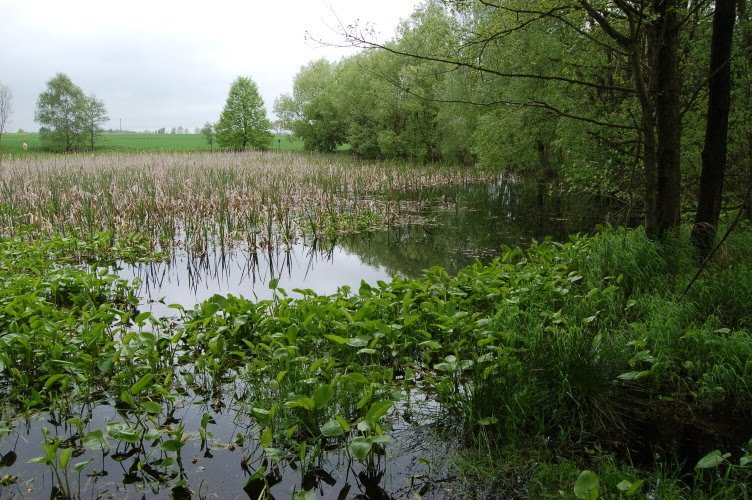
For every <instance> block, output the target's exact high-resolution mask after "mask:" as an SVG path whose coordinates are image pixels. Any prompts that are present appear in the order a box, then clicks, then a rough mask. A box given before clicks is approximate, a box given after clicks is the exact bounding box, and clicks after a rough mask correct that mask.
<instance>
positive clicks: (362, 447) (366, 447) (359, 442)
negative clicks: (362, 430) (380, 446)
mask: <svg viewBox="0 0 752 500" xmlns="http://www.w3.org/2000/svg"><path fill="white" fill-rule="evenodd" d="M372 446H373V443H371V441H370V440H369V439H367V438H364V437H362V436H358V437H356V438H354V439H353V440H352V443H350V450H352V454H353V455H354V456H355V458H357V459H358V460H365V459H366V458H368V455H369V453H371V447H372Z"/></svg>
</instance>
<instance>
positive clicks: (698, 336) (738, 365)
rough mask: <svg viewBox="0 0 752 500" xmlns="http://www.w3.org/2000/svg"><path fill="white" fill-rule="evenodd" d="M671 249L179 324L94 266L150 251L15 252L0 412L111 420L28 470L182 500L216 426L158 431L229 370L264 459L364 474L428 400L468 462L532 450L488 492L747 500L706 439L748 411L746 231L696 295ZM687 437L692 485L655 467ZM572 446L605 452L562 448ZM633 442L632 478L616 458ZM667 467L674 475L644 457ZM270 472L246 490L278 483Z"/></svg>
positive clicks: (547, 252)
mask: <svg viewBox="0 0 752 500" xmlns="http://www.w3.org/2000/svg"><path fill="white" fill-rule="evenodd" d="M661 245H662V244H659V243H655V242H651V241H650V240H648V239H647V238H646V236H645V234H644V231H642V230H635V231H626V232H625V231H623V230H607V231H605V232H604V233H603V234H601V235H599V236H596V237H594V238H575V239H573V240H572V241H570V242H569V243H564V244H559V243H551V242H545V243H542V244H537V245H533V246H532V247H530V248H529V249H527V250H523V249H519V248H507V249H505V251H504V253H503V255H502V256H501V257H499V258H497V259H495V260H494V261H493V262H492V263H491V264H489V265H481V264H476V265H473V266H470V267H468V268H466V269H464V270H462V271H461V272H459V273H458V274H457V276H449V275H448V274H447V273H446V272H445V271H443V270H442V269H440V268H434V269H431V270H429V271H428V272H427V273H426V274H425V276H424V277H421V278H419V279H414V280H413V279H401V278H397V279H395V280H394V281H392V282H390V283H386V282H380V283H378V284H377V285H375V286H371V285H368V284H366V283H363V284H362V285H361V286H360V288H359V289H358V290H351V289H349V288H347V287H343V288H342V289H340V290H339V291H338V292H337V293H336V294H334V295H332V296H318V295H316V294H315V293H313V292H312V291H310V290H292V291H286V290H282V289H277V284H276V280H273V281H272V282H271V283H270V287H271V288H273V289H274V290H275V296H274V298H273V299H270V300H261V301H251V300H247V299H245V298H241V297H233V296H227V297H222V296H214V297H213V298H211V299H209V300H208V301H206V302H204V303H201V304H198V305H197V306H196V307H195V308H194V309H193V310H183V309H182V308H178V310H179V311H181V316H182V318H181V321H180V322H179V323H177V324H176V323H174V322H169V321H166V320H163V319H159V318H155V317H154V316H152V315H151V314H150V313H140V314H138V313H137V312H136V311H134V310H133V306H134V305H135V302H134V298H133V297H132V295H131V293H130V292H129V285H128V284H127V283H125V282H123V281H122V280H118V279H116V278H115V277H113V276H111V275H110V274H109V273H108V272H107V270H106V268H100V269H98V268H96V267H89V268H87V267H86V266H85V265H84V264H83V262H84V261H87V260H88V261H91V260H92V259H94V258H96V257H97V256H106V257H108V258H113V257H122V258H133V257H134V256H135V255H138V254H139V253H143V249H139V243H138V240H137V239H131V240H129V241H124V242H122V243H116V244H115V245H114V246H113V240H112V239H111V238H110V236H108V235H106V234H105V235H100V236H99V237H98V238H96V239H94V240H91V241H89V242H84V241H80V240H76V239H70V238H67V239H62V238H55V239H52V240H51V241H48V242H43V241H37V242H32V241H27V240H24V239H21V238H16V239H6V240H3V241H2V248H1V249H2V252H0V256H1V257H2V261H1V263H0V264H1V265H0V271H1V272H2V274H0V277H1V278H2V280H3V281H4V283H5V286H4V287H3V291H2V293H0V306H2V307H0V325H2V334H1V335H0V345H2V350H1V351H0V353H1V356H0V373H2V375H3V377H4V383H3V385H2V386H0V387H1V388H2V391H1V392H0V401H1V402H2V405H1V406H0V407H2V408H3V409H4V410H3V415H8V414H11V415H12V414H13V413H14V412H13V411H9V409H10V408H15V409H16V411H24V410H32V409H35V408H36V409H40V408H50V409H53V410H54V409H55V408H58V409H60V410H61V413H60V414H61V415H66V414H67V411H68V410H66V408H70V407H71V405H75V404H77V403H83V402H87V401H97V402H99V404H104V403H107V404H113V405H115V406H117V408H118V409H119V410H118V415H117V418H114V419H113V420H111V421H108V422H107V425H106V427H105V428H97V427H95V425H96V424H94V423H93V421H90V420H89V418H91V417H90V416H89V417H87V418H82V417H76V418H74V417H73V416H70V417H68V420H69V426H68V427H69V428H70V429H71V432H73V434H72V435H70V436H66V435H59V436H50V437H48V438H46V439H45V441H44V442H43V450H44V455H43V456H41V457H39V458H37V459H34V461H35V462H39V463H43V464H48V465H49V466H50V467H52V468H53V470H54V471H55V473H56V474H57V479H58V481H61V482H60V487H61V489H63V490H65V488H68V489H67V490H65V491H70V489H69V488H70V485H68V476H67V469H68V468H69V465H68V461H69V460H70V458H71V453H73V452H74V451H75V452H76V456H78V455H79V454H81V453H84V452H85V449H86V448H90V449H92V450H109V449H110V448H111V447H115V449H118V450H120V453H121V454H124V453H125V452H126V451H128V450H131V451H128V455H127V456H134V457H136V459H137V461H136V462H134V464H135V463H138V464H139V471H141V469H142V468H143V471H144V472H137V474H142V475H143V478H141V476H138V478H137V480H139V481H141V480H143V481H145V482H148V481H157V480H158V481H169V480H170V479H169V478H175V479H176V480H177V479H178V478H180V479H181V480H180V481H177V482H176V483H174V484H175V485H176V486H175V487H184V486H186V484H187V482H186V481H185V480H183V476H182V475H178V474H177V472H171V471H173V470H174V468H175V467H176V466H177V465H180V471H181V474H182V464H181V462H180V450H181V448H182V447H183V446H184V445H185V443H186V441H187V440H189V439H190V438H189V434H190V433H191V432H192V431H196V432H198V434H199V435H200V436H201V439H202V448H203V447H204V446H205V445H204V443H205V442H206V440H208V439H210V435H211V433H210V432H208V431H207V426H208V425H209V424H210V423H211V422H213V417H212V414H211V412H207V413H205V414H204V417H202V418H201V419H200V420H201V423H200V425H199V424H198V423H196V426H197V427H196V428H195V429H190V428H189V429H186V428H185V427H184V426H183V424H182V423H181V424H180V425H178V426H176V425H161V424H160V423H159V422H160V421H161V420H162V419H163V418H164V417H170V416H172V415H173V413H174V412H175V409H176V408H180V407H182V403H181V401H182V400H183V399H182V398H184V397H189V398H190V397H191V396H190V394H197V393H201V392H199V391H208V392H203V393H209V394H210V393H211V392H212V391H211V390H210V389H211V387H216V384H217V383H218V382H219V381H224V382H223V383H227V381H228V380H230V378H229V377H232V376H237V377H238V381H245V382H246V383H247V384H248V385H247V386H245V389H242V388H238V389H235V391H238V393H239V395H237V396H236V397H238V398H239V400H238V401H241V402H243V401H244V402H245V403H244V405H245V407H244V409H243V410H242V411H243V413H245V414H247V416H248V417H249V418H250V419H251V420H252V421H253V422H254V425H252V426H251V427H250V428H249V429H247V431H246V432H247V434H246V435H242V436H240V437H239V438H238V442H239V443H243V442H244V441H245V440H246V439H247V440H248V444H247V446H249V447H250V448H249V450H248V453H249V454H252V455H253V456H254V457H257V458H254V459H253V460H254V462H253V463H260V461H261V460H262V459H263V460H264V462H263V463H267V464H268V461H271V462H279V463H293V464H294V463H297V464H298V466H301V467H302V468H303V469H304V470H305V469H309V468H311V467H315V465H314V464H315V463H316V457H317V456H318V454H320V453H322V450H323V448H324V447H333V446H334V447H336V446H345V447H346V448H347V449H348V450H349V452H350V453H351V454H352V457H353V458H354V459H356V460H360V461H364V462H367V463H369V461H371V460H372V459H373V456H374V454H375V453H378V452H379V450H380V449H381V447H382V446H384V445H385V444H386V443H388V442H389V440H390V438H389V435H390V427H389V421H390V419H389V418H387V416H388V415H393V412H394V408H395V407H396V406H399V408H400V411H408V412H410V411H414V412H416V416H417V415H421V411H422V410H421V408H422V406H421V404H420V401H421V400H424V401H425V402H426V403H428V405H429V406H428V407H433V408H434V410H433V412H432V413H430V414H429V415H431V416H430V417H427V416H425V415H424V416H422V417H418V418H422V419H426V418H431V419H433V421H434V422H435V423H436V424H438V425H439V426H444V425H446V426H448V427H447V429H452V432H453V435H454V436H455V438H457V437H459V438H461V440H462V442H463V443H465V445H466V446H468V447H469V449H472V448H473V447H474V446H475V445H481V446H482V447H483V448H484V449H486V448H487V447H489V446H501V449H502V450H507V451H502V452H500V453H502V454H504V453H508V452H509V450H510V449H511V450H514V449H517V447H525V448H526V449H527V450H528V451H526V452H525V453H514V452H513V455H511V456H512V457H513V458H512V459H511V460H510V461H506V460H502V461H501V462H499V463H497V465H496V466H495V469H496V470H497V471H499V474H508V473H509V471H510V469H509V468H515V470H516V471H517V472H516V473H518V474H522V475H521V476H520V477H521V478H522V481H523V483H522V484H520V483H519V480H518V481H517V482H509V484H499V485H497V486H496V487H497V488H501V489H500V490H499V491H496V492H495V494H504V492H505V493H506V494H511V492H512V490H506V488H510V487H511V488H517V490H514V491H515V492H516V493H518V494H519V493H520V492H522V493H524V494H527V495H530V496H537V495H540V494H544V493H552V492H555V489H556V488H567V489H570V488H572V485H573V484H574V488H575V492H576V491H578V489H581V488H584V487H585V485H584V484H582V483H585V479H588V478H589V479H590V480H591V481H592V482H597V481H598V476H596V474H593V473H589V474H592V475H593V476H594V478H593V477H590V475H588V474H586V475H585V476H584V477H582V476H581V477H580V480H578V481H577V482H576V483H577V484H575V479H577V474H578V469H583V468H587V469H594V470H595V471H596V473H598V474H600V476H601V478H602V481H603V483H602V484H601V485H600V486H599V487H600V488H601V490H602V491H603V492H604V494H605V493H608V492H610V493H609V494H611V495H613V496H616V495H617V493H618V491H619V490H622V492H623V491H626V490H627V489H629V488H631V487H632V485H635V486H634V488H635V491H638V490H642V492H643V493H645V494H647V495H657V496H663V495H674V496H683V495H686V494H688V493H689V492H690V491H691V489H695V490H697V491H698V492H700V491H701V492H703V494H720V495H721V496H724V495H725V496H743V495H749V493H750V492H749V489H748V488H749V483H748V482H746V481H748V480H749V478H750V470H749V463H750V461H751V460H750V453H751V451H750V450H749V449H746V450H741V452H740V451H739V449H738V448H734V449H728V450H723V452H724V453H722V452H720V451H719V452H712V451H713V450H711V449H703V448H702V445H703V444H702V443H704V442H705V441H704V436H705V434H703V433H708V434H714V433H720V432H722V427H720V426H718V427H717V426H716V425H715V424H714V423H713V422H714V417H713V416H714V415H716V414H717V413H718V412H720V411H723V412H726V413H727V414H728V415H729V416H730V418H734V419H739V421H740V422H741V421H744V420H745V419H748V418H749V416H750V412H751V411H752V407H751V406H750V401H752V385H750V383H749V381H750V375H751V374H750V372H749V370H750V366H752V342H751V341H750V339H751V338H752V337H750V331H749V328H750V325H752V310H751V309H750V304H749V301H748V300H747V298H748V297H749V296H750V294H752V275H750V269H752V240H750V237H749V233H746V234H745V235H742V236H738V237H736V238H735V239H734V241H732V242H731V245H730V246H729V247H728V249H727V251H726V252H725V253H724V255H723V256H722V257H720V258H719V259H718V261H717V262H716V263H714V264H713V269H711V272H710V273H706V274H705V275H703V276H702V277H701V278H700V280H699V281H698V282H697V283H696V284H695V285H694V286H693V287H692V288H691V289H690V290H689V292H687V293H682V291H683V289H684V288H685V286H686V284H687V282H688V281H689V278H690V274H691V273H692V271H693V270H694V265H693V264H692V261H691V259H690V258H689V254H690V252H689V249H688V248H687V246H686V244H682V243H679V242H674V243H672V244H670V246H669V247H668V248H661ZM291 294H294V295H295V296H296V297H297V298H296V299H294V300H293V298H292V296H291ZM63 339H65V341H63ZM240 387H242V386H240ZM245 391H247V392H245ZM413 398H415V401H414V402H413V403H410V401H411V400H412V399H413ZM405 405H407V406H405ZM431 405H433V406H431ZM411 408H412V409H411ZM436 409H438V412H437V410H436ZM0 428H2V426H0ZM73 429H75V432H74V431H73ZM458 430H459V432H457V431H458ZM4 432H6V433H7V432H9V429H8V428H6V429H4ZM682 432H687V433H689V435H690V436H691V439H692V442H697V443H699V445H698V446H697V449H695V451H694V453H696V455H691V454H690V455H683V456H682V457H681V458H683V459H688V460H690V463H688V464H687V465H688V466H689V467H688V470H689V471H690V473H687V472H686V471H685V472H682V469H681V468H680V467H679V468H678V469H671V470H665V469H663V470H662V467H663V468H666V467H668V468H676V467H678V466H676V465H675V464H673V463H672V462H671V461H670V459H671V457H673V456H674V455H673V453H686V452H687V450H683V449H676V448H673V447H676V446H681V443H682V442H683V441H682V439H683V437H682V434H681V433H682ZM672 433H673V435H674V436H675V437H674V439H673V440H672V439H670V438H669V439H654V437H655V436H663V437H664V438H665V436H666V434H669V435H672ZM0 436H2V434H0ZM745 439H746V438H745ZM147 443H151V444H150V445H149V444H147ZM253 443H256V444H255V445H254V444H253ZM737 444H739V443H737ZM580 446H584V447H586V448H591V449H594V450H597V451H594V452H591V453H590V454H589V455H585V456H577V454H573V455H570V453H573V451H572V450H576V449H577V448H578V447H580ZM651 446H652V447H651ZM145 447H146V448H145ZM627 447H628V448H627ZM643 448H644V450H645V451H646V453H647V454H646V455H641V453H643V452H641V451H640V450H641V449H643ZM626 449H628V450H629V453H630V454H631V455H630V456H631V457H632V458H631V460H632V463H629V461H625V460H622V459H620V458H619V457H620V456H622V455H621V453H622V452H623V451H625V450H626ZM149 450H151V451H149ZM207 450H208V448H207ZM726 451H728V452H729V454H725V452H726ZM709 452H712V453H709ZM173 453H174V454H176V455H174V456H176V458H177V461H176V460H175V459H173V458H171V457H172V456H173V455H172V454H173ZM259 453H260V454H261V457H260V458H259V457H258V456H257V455H258V454H259ZM732 453H733V455H732ZM653 454H657V455H653ZM530 456H535V457H536V458H535V459H534V460H533V461H532V462H529V461H528V459H527V458H526V457H530ZM656 456H657V457H658V458H657V459H656V458H655V457H656ZM661 456H665V457H667V458H666V459H667V461H666V462H665V463H664V462H661V463H658V464H657V465H656V464H654V463H653V462H652V461H653V460H662V459H661V458H660V457H661ZM249 458H250V457H249ZM256 461H258V462H256ZM635 461H637V462H638V463H635ZM90 463H91V460H89V461H87V462H81V463H79V464H77V465H76V467H77V469H76V470H78V471H81V470H85V469H87V468H88V467H90V465H89V464H90ZM695 464H697V467H696V468H695ZM643 467H644V468H643ZM693 468H694V470H695V471H699V472H697V473H695V474H692V473H691V471H692V470H693ZM265 469H266V466H264V467H263V468H261V469H259V470H261V471H262V472H261V474H257V475H254V476H251V478H250V479H249V483H251V482H253V481H260V482H261V483H264V482H265V481H268V476H264V475H263V470H265ZM159 471H161V472H159ZM703 471H707V473H703ZM157 472H159V475H158V476H154V475H155V474H157ZM134 473H135V472H134ZM147 474H151V475H152V476H153V477H152V476H148V475H147ZM556 474H559V475H560V476H559V479H558V480H557V481H559V482H557V481H555V480H552V476H555V475H556ZM63 475H65V477H64V480H63ZM546 475H548V476H549V478H548V484H541V483H540V481H541V480H542V478H544V477H545V476H546ZM150 477H152V478H151V479H150ZM159 478H161V479H159ZM624 481H626V482H627V483H629V486H627V487H626V488H624V486H625V483H624ZM617 483H618V484H617ZM599 484H600V483H599ZM552 488H553V491H552ZM0 491H2V490H1V489H0ZM570 491H571V489H570ZM587 498H590V497H587Z"/></svg>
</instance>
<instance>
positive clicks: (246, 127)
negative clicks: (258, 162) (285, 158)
mask: <svg viewBox="0 0 752 500" xmlns="http://www.w3.org/2000/svg"><path fill="white" fill-rule="evenodd" d="M270 128H271V122H270V121H269V120H268V119H267V118H266V109H265V108H264V101H263V99H261V95H260V94H259V91H258V87H257V86H256V83H255V82H254V81H253V80H251V79H250V78H248V77H244V76H240V77H238V78H237V79H236V80H235V81H234V82H233V83H232V87H230V94H229V95H228V96H227V102H226V103H225V107H224V109H223V110H222V114H221V115H220V117H219V121H218V122H217V124H216V126H215V129H214V130H215V134H216V140H217V145H218V146H219V147H220V148H226V149H235V150H246V149H261V150H263V149H267V148H268V147H269V143H270V142H271V139H272V134H271V132H270V130H269V129H270Z"/></svg>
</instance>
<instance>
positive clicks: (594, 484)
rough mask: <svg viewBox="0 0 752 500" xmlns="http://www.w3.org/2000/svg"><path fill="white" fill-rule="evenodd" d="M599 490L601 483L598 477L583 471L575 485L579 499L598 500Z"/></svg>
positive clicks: (575, 491) (590, 472)
mask: <svg viewBox="0 0 752 500" xmlns="http://www.w3.org/2000/svg"><path fill="white" fill-rule="evenodd" d="M599 490H600V481H599V480H598V476H597V475H596V474H595V473H594V472H592V471H589V470H584V471H582V472H581V473H580V476H579V477H578V478H577V481H576V482H575V483H574V494H575V496H576V497H577V498H582V499H585V500H596V499H597V498H598V493H599Z"/></svg>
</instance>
